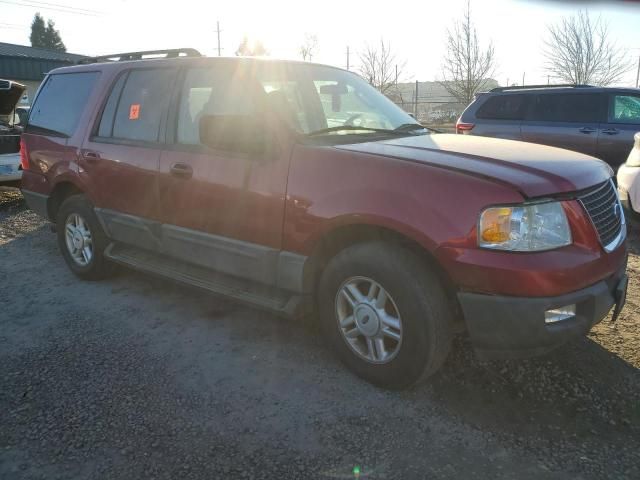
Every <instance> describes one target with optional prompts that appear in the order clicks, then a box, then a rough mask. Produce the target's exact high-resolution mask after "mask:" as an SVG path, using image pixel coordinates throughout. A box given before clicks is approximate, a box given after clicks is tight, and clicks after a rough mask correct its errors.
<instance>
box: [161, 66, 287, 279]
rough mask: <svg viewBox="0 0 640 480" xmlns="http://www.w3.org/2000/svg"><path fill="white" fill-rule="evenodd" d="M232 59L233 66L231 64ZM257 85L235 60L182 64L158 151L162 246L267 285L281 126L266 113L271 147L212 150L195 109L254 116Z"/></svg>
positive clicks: (277, 217) (259, 102) (260, 102)
mask: <svg viewBox="0 0 640 480" xmlns="http://www.w3.org/2000/svg"><path fill="white" fill-rule="evenodd" d="M239 65H240V66H239ZM265 96H266V95H265V92H264V90H262V89H260V84H259V82H258V81H257V78H256V76H255V72H253V71H252V69H250V68H245V69H243V68H241V64H239V62H237V61H232V60H230V61H225V60H219V61H216V62H211V63H208V64H206V65H204V66H201V67H192V68H186V69H185V70H184V71H183V72H182V74H181V79H180V80H179V82H178V87H177V95H176V96H175V98H174V100H173V102H174V103H173V106H172V108H171V111H172V112H174V113H173V120H172V121H170V122H169V128H168V131H167V143H168V145H167V148H166V149H165V150H164V151H163V152H162V154H161V157H160V177H159V179H160V200H161V208H162V223H163V225H162V241H163V248H164V250H165V252H166V253H168V254H170V255H172V256H174V257H176V258H179V259H182V260H185V261H188V262H191V263H194V264H197V265H201V266H205V267H209V268H212V269H215V270H217V271H219V272H222V273H226V274H231V275H234V276H238V277H242V278H247V279H250V280H254V281H258V282H262V283H266V284H272V283H274V282H275V279H276V269H277V262H278V255H279V253H280V249H281V246H282V226H283V221H284V205H285V193H286V185H287V172H288V167H289V158H290V151H291V146H292V141H291V137H290V135H289V133H288V128H287V127H286V126H285V124H284V122H283V123H282V124H279V122H280V119H279V117H278V118H276V117H267V118H271V120H267V121H265V125H264V128H265V129H267V130H268V131H269V132H271V135H272V136H273V142H275V144H276V148H275V151H276V153H275V154H271V155H269V156H260V155H256V154H249V153H246V152H243V151H237V150H236V151H234V150H224V149H214V148H210V147H207V146H205V145H203V144H201V142H200V135H199V128H200V119H201V118H202V117H203V115H214V116H225V115H229V116H253V115H255V116H259V115H262V114H263V113H264V98H263V97H265Z"/></svg>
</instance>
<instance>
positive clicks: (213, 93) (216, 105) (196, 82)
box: [176, 67, 254, 145]
mask: <svg viewBox="0 0 640 480" xmlns="http://www.w3.org/2000/svg"><path fill="white" fill-rule="evenodd" d="M248 90H249V89H248V88H246V87H245V85H244V82H242V81H241V80H240V79H238V78H237V77H236V76H234V74H233V70H231V69H229V68H224V67H222V68H192V69H189V70H187V73H186V75H185V79H184V82H183V85H182V90H181V94H180V107H179V109H178V126H177V130H176V140H177V142H178V143H181V144H187V145H197V144H199V143H200V133H199V132H200V118H201V117H202V116H203V115H251V114H252V112H253V111H254V108H253V102H252V101H251V98H250V95H249V93H248Z"/></svg>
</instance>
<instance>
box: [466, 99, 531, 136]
mask: <svg viewBox="0 0 640 480" xmlns="http://www.w3.org/2000/svg"><path fill="white" fill-rule="evenodd" d="M481 98H482V97H481ZM526 104H527V96H526V95H525V94H522V93H507V94H504V95H495V96H490V97H489V98H487V99H486V101H484V102H483V103H482V104H481V105H480V107H479V108H478V110H477V111H476V113H475V119H474V120H471V122H475V126H474V127H473V129H472V130H469V133H471V134H472V135H482V136H486V137H495V138H507V139H510V140H520V139H521V137H522V133H521V123H522V118H523V115H524V112H525V108H526ZM463 121H466V120H464V115H463Z"/></svg>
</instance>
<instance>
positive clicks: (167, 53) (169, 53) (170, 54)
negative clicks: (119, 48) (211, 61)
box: [78, 48, 202, 64]
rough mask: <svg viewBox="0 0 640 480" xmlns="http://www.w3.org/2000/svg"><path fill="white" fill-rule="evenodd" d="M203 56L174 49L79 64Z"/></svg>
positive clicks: (147, 51) (133, 53)
mask: <svg viewBox="0 0 640 480" xmlns="http://www.w3.org/2000/svg"><path fill="white" fill-rule="evenodd" d="M201 56H202V54H201V53H200V52H199V51H198V50H196V49H195V48H173V49H170V50H146V51H143V52H128V53H113V54H111V55H100V56H97V57H87V58H83V59H81V60H79V61H78V63H79V64H88V63H99V62H125V61H128V60H144V59H145V57H146V58H176V57H201Z"/></svg>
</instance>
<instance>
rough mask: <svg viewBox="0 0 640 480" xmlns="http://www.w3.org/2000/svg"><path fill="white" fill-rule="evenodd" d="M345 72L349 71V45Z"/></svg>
mask: <svg viewBox="0 0 640 480" xmlns="http://www.w3.org/2000/svg"><path fill="white" fill-rule="evenodd" d="M347 70H349V45H347Z"/></svg>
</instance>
